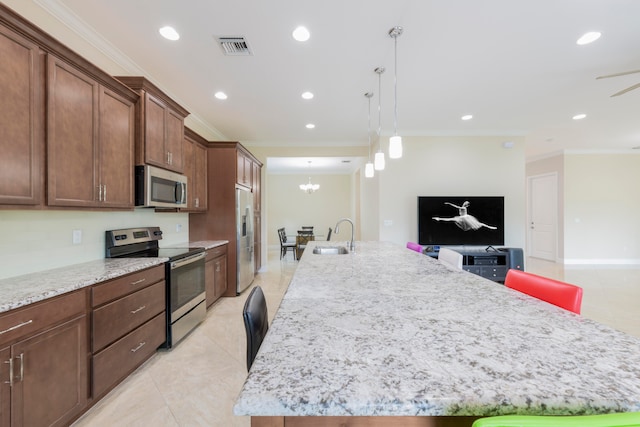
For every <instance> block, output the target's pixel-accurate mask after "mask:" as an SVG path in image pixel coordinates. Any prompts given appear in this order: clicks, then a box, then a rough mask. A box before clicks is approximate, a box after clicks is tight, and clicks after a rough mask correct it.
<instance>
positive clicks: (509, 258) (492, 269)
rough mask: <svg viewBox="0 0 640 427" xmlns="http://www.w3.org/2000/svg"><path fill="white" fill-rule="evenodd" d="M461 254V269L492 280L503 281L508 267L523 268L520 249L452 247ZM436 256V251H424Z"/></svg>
mask: <svg viewBox="0 0 640 427" xmlns="http://www.w3.org/2000/svg"><path fill="white" fill-rule="evenodd" d="M453 250H455V251H456V252H458V253H460V254H462V269H463V270H465V271H468V272H469V273H473V274H477V275H478V276H482V277H484V278H485V279H489V280H493V281H494V282H499V283H504V279H505V278H506V277H507V271H508V270H509V269H510V268H515V269H517V270H524V262H523V256H522V249H519V248H500V249H497V250H495V251H494V250H490V251H487V250H484V249H469V250H464V249H460V250H459V249H453ZM425 253H426V254H427V255H429V256H431V257H433V258H437V257H438V253H437V252H425Z"/></svg>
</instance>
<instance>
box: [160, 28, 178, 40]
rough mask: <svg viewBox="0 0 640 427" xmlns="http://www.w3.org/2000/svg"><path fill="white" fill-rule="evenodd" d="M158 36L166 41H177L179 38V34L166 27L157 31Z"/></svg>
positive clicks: (173, 29)
mask: <svg viewBox="0 0 640 427" xmlns="http://www.w3.org/2000/svg"><path fill="white" fill-rule="evenodd" d="M158 32H159V33H160V35H161V36H162V37H164V38H165V39H167V40H174V41H175V40H178V39H179V38H180V34H178V32H177V31H176V30H175V28H173V27H170V26H166V27H162V28H160V29H159V30H158Z"/></svg>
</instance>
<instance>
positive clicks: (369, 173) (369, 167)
mask: <svg viewBox="0 0 640 427" xmlns="http://www.w3.org/2000/svg"><path fill="white" fill-rule="evenodd" d="M373 175H374V171H373V163H371V161H368V162H367V164H366V165H365V166H364V176H365V178H373Z"/></svg>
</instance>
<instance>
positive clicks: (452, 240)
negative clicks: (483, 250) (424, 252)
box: [418, 196, 504, 246]
mask: <svg viewBox="0 0 640 427" xmlns="http://www.w3.org/2000/svg"><path fill="white" fill-rule="evenodd" d="M418 243H420V244H421V245H435V246H440V245H451V246H454V245H455V246H462V245H475V246H480V245H482V246H485V245H486V246H489V245H504V197H501V196H487V197H481V196H470V197H458V196H455V197H441V196H418Z"/></svg>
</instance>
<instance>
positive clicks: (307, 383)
mask: <svg viewBox="0 0 640 427" xmlns="http://www.w3.org/2000/svg"><path fill="white" fill-rule="evenodd" d="M331 244H335V242H315V243H311V244H310V246H309V247H308V248H307V249H308V250H306V251H305V253H304V255H303V256H302V259H301V260H300V263H299V265H298V267H297V270H296V272H295V274H294V276H293V278H292V280H291V283H290V285H289V288H288V290H287V292H286V294H285V296H284V298H283V300H282V302H281V304H280V307H279V309H278V312H277V313H276V315H275V318H274V320H273V322H272V324H271V325H270V329H269V333H268V334H267V337H266V339H265V341H264V342H263V344H262V347H261V349H260V352H259V353H258V356H257V358H256V360H255V362H254V364H253V366H252V368H251V371H250V373H249V376H248V378H247V381H246V383H245V385H244V387H243V390H242V392H241V394H240V396H239V398H238V400H237V402H236V405H235V407H234V413H235V414H236V415H250V416H252V425H253V426H267V425H268V426H290V425H296V426H301V425H314V426H321V425H322V426H325V425H327V426H328V425H358V426H360V425H398V426H400V425H402V426H430V425H470V424H471V421H472V420H473V419H474V418H476V417H479V416H487V415H498V414H513V413H521V414H596V413H606V412H624V411H640V339H638V338H635V337H632V336H630V335H627V334H624V333H622V332H619V331H616V330H614V329H612V328H610V327H608V326H605V325H602V324H599V323H597V322H594V321H591V320H589V319H585V318H583V317H581V316H579V315H576V314H573V313H571V312H568V311H565V310H563V309H560V308H558V307H555V306H552V305H550V304H547V303H545V302H543V301H540V300H537V299H534V298H531V297H529V296H527V295H524V294H521V293H519V292H517V291H513V290H511V289H507V288H505V287H504V286H503V285H500V284H497V283H495V282H491V281H489V280H487V279H484V278H482V277H479V276H476V275H473V274H470V273H467V272H464V271H461V270H452V269H449V268H447V267H445V266H444V265H442V264H440V263H439V262H438V261H437V260H435V259H432V258H430V257H427V256H424V255H422V254H419V253H417V252H413V251H410V250H408V249H405V248H404V247H400V246H398V245H394V244H391V243H384V242H357V243H356V250H355V253H350V254H346V255H316V254H314V253H313V251H312V249H313V247H314V246H316V245H331ZM394 423H395V424H394Z"/></svg>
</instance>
